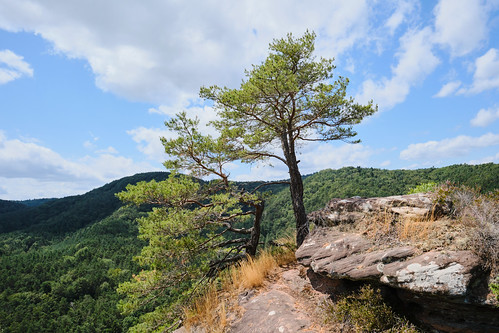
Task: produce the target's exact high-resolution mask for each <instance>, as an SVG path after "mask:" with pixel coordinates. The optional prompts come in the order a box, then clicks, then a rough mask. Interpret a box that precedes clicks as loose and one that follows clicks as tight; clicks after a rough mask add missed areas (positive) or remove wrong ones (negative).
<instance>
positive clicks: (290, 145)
mask: <svg viewBox="0 0 499 333" xmlns="http://www.w3.org/2000/svg"><path fill="white" fill-rule="evenodd" d="M281 143H282V148H283V152H284V157H285V158H286V164H287V166H288V170H289V180H290V186H289V190H290V192H291V202H292V204H293V212H294V215H295V220H296V246H297V247H299V246H300V245H301V244H302V243H303V241H304V240H305V237H307V235H308V233H309V226H308V219H307V213H306V212H305V205H304V204H303V180H302V178H301V174H300V170H299V169H298V160H297V159H296V153H295V146H294V140H293V135H292V133H291V132H285V133H283V134H282V135H281Z"/></svg>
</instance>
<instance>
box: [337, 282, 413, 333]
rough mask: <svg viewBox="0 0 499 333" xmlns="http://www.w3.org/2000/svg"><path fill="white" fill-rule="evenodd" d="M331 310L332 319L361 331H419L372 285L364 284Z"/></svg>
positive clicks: (411, 332)
mask: <svg viewBox="0 0 499 333" xmlns="http://www.w3.org/2000/svg"><path fill="white" fill-rule="evenodd" d="M329 310H330V311H331V312H332V313H331V319H332V320H334V321H337V322H341V323H344V324H347V325H349V326H351V327H352V328H353V329H354V330H355V332H359V333H360V332H407V333H415V332H418V331H417V329H416V328H415V327H414V326H413V325H411V324H410V323H409V322H408V321H407V320H405V319H403V318H400V317H399V316H397V315H396V314H395V313H394V312H393V311H392V309H391V308H390V307H389V306H388V305H387V304H386V303H384V301H383V298H382V297H381V294H380V292H379V290H374V289H372V288H371V287H370V286H364V287H362V288H361V289H360V291H359V292H358V293H355V294H352V295H350V296H346V297H345V298H342V299H340V300H339V301H338V302H336V303H335V304H333V305H332V306H331V308H330V309H329Z"/></svg>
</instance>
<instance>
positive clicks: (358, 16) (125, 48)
mask: <svg viewBox="0 0 499 333" xmlns="http://www.w3.org/2000/svg"><path fill="white" fill-rule="evenodd" d="M318 8H319V9H320V10H317V9H318ZM369 15H370V8H369V4H368V2H367V1H366V0H352V1H348V2H345V1H341V0H335V1H331V0H321V1H317V2H316V3H314V4H313V5H310V4H309V3H307V2H303V1H298V0H294V1H291V2H290V1H286V0H279V1H263V0H261V1H253V0H244V1H231V0H222V1H187V2H186V1H163V0H150V1H147V2H137V1H131V0H120V1H117V0H115V1H100V2H95V1H92V2H86V1H79V2H74V1H69V2H68V1H57V0H47V1H43V2H32V1H29V0H16V1H2V2H0V28H3V29H6V30H9V31H32V32H34V33H36V34H39V35H40V36H42V37H43V38H44V39H46V40H48V41H50V42H51V43H52V45H53V47H54V50H55V51H56V52H61V53H63V54H65V55H67V56H69V57H74V58H80V59H85V60H87V61H88V63H89V65H90V68H91V69H92V71H93V73H94V74H95V76H96V84H97V85H98V86H99V87H100V88H101V89H103V90H104V91H110V92H113V93H115V94H118V95H120V96H123V97H125V98H127V99H130V100H139V101H145V102H152V103H157V104H163V105H169V106H171V105H176V104H177V103H178V99H185V98H186V97H185V96H188V98H196V96H197V93H198V91H199V87H201V86H203V85H211V84H217V85H222V86H224V85H226V86H237V85H238V84H239V82H240V80H241V78H242V76H243V69H245V68H250V66H251V64H257V63H259V62H260V61H261V60H262V56H264V55H265V54H266V53H267V47H268V43H269V42H271V41H272V39H273V38H280V37H283V36H285V34H286V33H288V32H293V33H294V34H297V35H301V34H303V32H304V31H305V30H306V29H311V30H314V31H317V32H318V33H319V34H320V39H319V40H318V42H317V50H318V51H319V52H320V53H321V54H322V55H324V56H327V57H333V56H338V55H339V54H340V53H342V52H344V51H345V50H347V49H349V48H351V47H353V46H355V45H356V44H357V43H359V42H364V41H365V40H369V39H370V38H371V36H370V35H369V34H368V31H369Z"/></svg>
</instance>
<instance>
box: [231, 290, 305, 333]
mask: <svg viewBox="0 0 499 333" xmlns="http://www.w3.org/2000/svg"><path fill="white" fill-rule="evenodd" d="M293 304H294V299H293V298H292V297H291V296H290V295H289V294H287V293H285V292H283V291H280V290H275V289H273V290H270V291H268V292H264V293H262V294H260V295H258V296H255V297H253V298H252V299H251V300H250V301H249V302H246V303H244V304H242V307H243V308H244V310H245V311H244V314H243V315H242V317H241V319H240V320H239V321H238V322H236V323H234V324H233V325H232V326H231V328H230V329H229V332H237V333H253V332H268V333H271V332H272V333H274V332H287V333H293V332H302V331H307V332H310V331H311V330H310V326H311V325H312V323H311V321H310V320H309V319H308V318H307V316H306V314H304V313H301V312H299V311H298V310H297V309H296V308H295V307H294V306H293Z"/></svg>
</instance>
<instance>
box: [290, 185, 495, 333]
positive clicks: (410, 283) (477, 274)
mask: <svg viewBox="0 0 499 333" xmlns="http://www.w3.org/2000/svg"><path fill="white" fill-rule="evenodd" d="M378 212H385V213H389V214H391V216H394V219H395V220H402V219H427V218H429V217H430V216H436V215H442V214H445V212H446V210H445V209H443V208H442V207H434V206H433V205H432V202H431V200H430V198H428V197H427V196H425V195H421V194H418V195H409V196H397V197H387V198H371V199H362V198H352V199H345V200H339V199H335V200H333V201H331V202H330V203H329V204H328V205H327V206H326V208H325V209H323V210H321V211H318V212H314V213H312V214H310V216H309V217H310V220H311V221H313V222H315V223H316V225H319V227H317V228H315V229H314V230H313V231H312V232H311V233H310V235H309V236H308V237H307V238H306V239H305V241H304V243H303V244H302V245H301V247H300V248H299V249H298V250H297V251H296V257H297V259H298V262H300V263H301V264H303V265H306V266H309V267H310V269H311V270H312V271H313V272H314V273H315V274H319V275H320V276H322V278H325V277H327V278H328V279H332V280H341V279H344V280H353V281H365V282H369V283H373V284H376V285H378V286H382V287H383V288H384V289H385V292H388V293H391V294H392V298H396V299H397V301H398V302H399V304H400V306H401V307H402V308H403V309H401V310H402V311H403V312H405V313H406V315H408V316H409V317H412V318H413V319H416V320H418V321H419V322H420V323H422V324H423V325H424V326H426V327H427V328H429V329H431V330H434V331H439V332H499V308H497V307H495V306H494V305H492V304H489V302H488V301H487V293H488V282H489V274H488V272H486V271H484V270H483V269H482V268H481V265H480V258H478V257H477V256H476V255H475V254H474V253H472V252H470V251H463V250H461V251H453V250H448V249H445V248H439V249H433V250H430V251H426V252H423V251H421V249H418V248H417V247H415V246H412V245H411V244H410V242H406V244H403V243H402V242H398V243H397V242H395V244H392V245H391V246H388V245H386V244H384V245H382V246H380V244H376V242H374V241H373V240H370V239H367V238H366V237H365V236H364V235H362V234H359V233H355V232H345V231H344V230H345V228H340V226H341V225H344V224H345V223H347V224H348V223H356V222H358V221H359V220H361V219H366V218H369V216H370V215H372V214H375V213H378ZM404 310H405V311H404Z"/></svg>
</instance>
